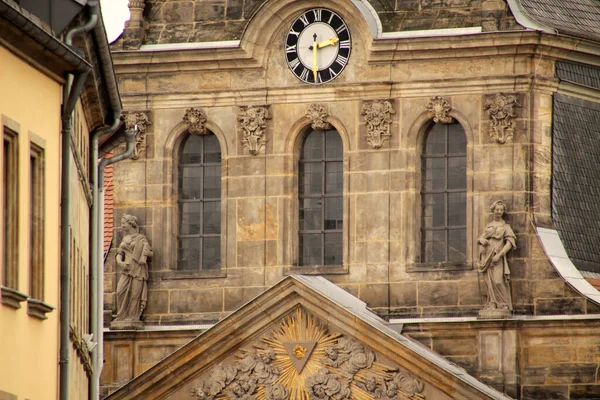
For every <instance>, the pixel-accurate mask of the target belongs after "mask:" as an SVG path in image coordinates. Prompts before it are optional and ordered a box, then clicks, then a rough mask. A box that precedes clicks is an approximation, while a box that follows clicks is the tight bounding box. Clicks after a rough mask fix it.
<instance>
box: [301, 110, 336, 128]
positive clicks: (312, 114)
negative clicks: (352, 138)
mask: <svg viewBox="0 0 600 400" xmlns="http://www.w3.org/2000/svg"><path fill="white" fill-rule="evenodd" d="M306 117H307V118H308V119H310V122H311V125H310V126H311V128H313V129H314V130H315V131H324V130H327V129H330V128H331V125H330V124H329V123H328V122H327V118H328V117H329V113H328V112H327V110H325V108H324V107H323V106H322V105H321V104H311V105H309V106H308V109H307V110H306Z"/></svg>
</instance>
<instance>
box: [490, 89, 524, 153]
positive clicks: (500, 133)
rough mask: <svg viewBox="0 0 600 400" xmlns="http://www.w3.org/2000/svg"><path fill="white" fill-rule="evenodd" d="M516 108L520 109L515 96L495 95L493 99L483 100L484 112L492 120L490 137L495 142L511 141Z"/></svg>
mask: <svg viewBox="0 0 600 400" xmlns="http://www.w3.org/2000/svg"><path fill="white" fill-rule="evenodd" d="M516 107H520V104H519V103H518V102H517V95H516V94H504V93H496V95H495V96H494V97H489V98H487V99H486V100H485V103H484V108H485V111H487V113H488V115H489V116H490V119H491V120H492V125H491V126H490V136H491V137H492V139H494V140H495V141H496V142H498V143H501V144H504V143H506V142H507V141H508V140H510V139H512V137H513V134H514V132H515V121H514V118H515V117H516V116H517V114H516V111H515V108H516Z"/></svg>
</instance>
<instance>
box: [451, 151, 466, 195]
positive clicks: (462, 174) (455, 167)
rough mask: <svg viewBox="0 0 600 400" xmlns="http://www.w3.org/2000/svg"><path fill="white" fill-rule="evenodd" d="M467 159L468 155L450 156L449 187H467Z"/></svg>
mask: <svg viewBox="0 0 600 400" xmlns="http://www.w3.org/2000/svg"><path fill="white" fill-rule="evenodd" d="M466 187H467V159H466V157H449V158H448V189H466Z"/></svg>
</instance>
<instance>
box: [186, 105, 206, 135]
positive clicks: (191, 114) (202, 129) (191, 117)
mask: <svg viewBox="0 0 600 400" xmlns="http://www.w3.org/2000/svg"><path fill="white" fill-rule="evenodd" d="M183 122H184V123H186V124H187V125H188V131H189V132H190V133H191V134H194V135H206V133H207V130H206V114H205V113H204V111H202V110H201V109H199V108H188V109H187V110H185V114H184V115H183Z"/></svg>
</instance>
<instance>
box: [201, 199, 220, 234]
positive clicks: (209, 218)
mask: <svg viewBox="0 0 600 400" xmlns="http://www.w3.org/2000/svg"><path fill="white" fill-rule="evenodd" d="M202 222H203V223H204V232H203V233H221V202H220V201H206V202H204V213H203V220H202Z"/></svg>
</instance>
